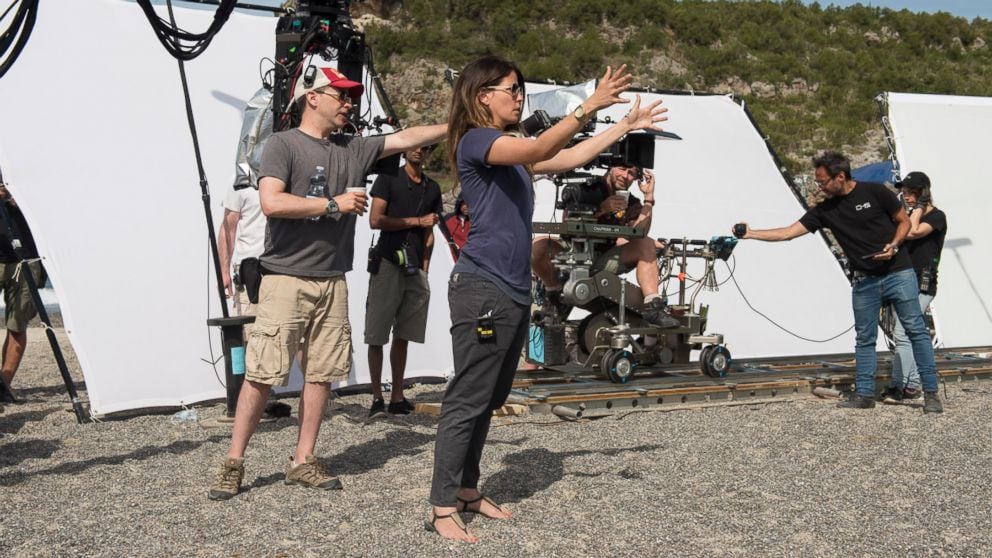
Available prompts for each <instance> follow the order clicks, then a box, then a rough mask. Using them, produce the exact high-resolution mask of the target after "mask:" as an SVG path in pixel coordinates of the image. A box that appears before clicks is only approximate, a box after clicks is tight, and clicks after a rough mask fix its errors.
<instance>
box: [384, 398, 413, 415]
mask: <svg viewBox="0 0 992 558" xmlns="http://www.w3.org/2000/svg"><path fill="white" fill-rule="evenodd" d="M414 409H416V407H414V406H413V405H412V404H411V403H410V402H409V401H407V400H406V397H404V398H403V400H402V401H397V402H395V403H394V402H392V401H390V402H389V414H391V415H409V414H410V413H412V412H413V411H414Z"/></svg>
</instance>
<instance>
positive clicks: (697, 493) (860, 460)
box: [0, 329, 992, 556]
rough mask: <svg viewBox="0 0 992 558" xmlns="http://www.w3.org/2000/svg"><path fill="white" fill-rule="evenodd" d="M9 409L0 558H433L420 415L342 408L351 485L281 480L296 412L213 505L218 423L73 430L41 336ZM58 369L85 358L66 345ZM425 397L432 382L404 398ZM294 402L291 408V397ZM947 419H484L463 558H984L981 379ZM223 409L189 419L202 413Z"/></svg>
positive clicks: (424, 426)
mask: <svg viewBox="0 0 992 558" xmlns="http://www.w3.org/2000/svg"><path fill="white" fill-rule="evenodd" d="M30 338H31V341H30V346H29V353H28V356H27V357H26V358H25V362H24V365H23V366H22V370H21V372H20V373H19V374H18V377H17V380H16V385H15V389H16V391H17V393H18V394H19V395H20V396H21V397H22V401H23V402H22V403H21V404H18V405H7V406H6V409H5V411H4V413H3V414H0V517H2V520H0V555H2V556H174V555H186V556H435V555H451V554H456V553H457V554H460V553H462V552H466V551H468V550H469V549H467V548H466V545H458V544H451V543H447V542H444V541H442V540H441V539H440V538H438V537H437V536H436V535H432V534H430V533H427V532H426V531H425V530H424V528H423V519H424V518H425V517H426V514H427V509H428V508H427V505H426V503H425V501H426V497H427V491H428V487H429V484H430V474H431V465H432V456H433V439H434V431H435V428H436V423H435V419H434V418H433V417H428V416H423V415H414V416H412V418H410V419H409V420H381V421H375V422H372V423H366V422H365V420H364V417H365V413H366V408H367V405H368V404H369V402H370V401H369V396H367V395H356V396H349V397H344V398H339V399H335V400H333V401H332V403H331V408H330V412H329V413H328V417H327V418H326V420H325V422H324V425H323V428H322V430H321V434H320V440H319V444H318V454H319V455H318V457H320V459H321V460H322V461H323V462H324V463H325V464H326V465H327V466H328V468H329V469H330V470H332V471H333V472H335V473H336V474H338V475H340V476H341V478H342V481H343V482H344V483H345V490H344V491H342V492H332V493H317V492H316V491H308V490H306V489H302V488H298V487H290V486H285V485H283V483H282V477H283V470H284V469H283V468H284V466H285V461H286V459H287V456H288V455H289V453H290V452H291V451H292V447H293V444H294V442H295V437H296V426H295V421H294V420H293V419H280V420H279V421H278V422H275V423H270V424H266V425H263V426H262V427H261V429H260V431H259V432H258V434H257V435H256V436H255V438H254V439H253V440H252V444H251V446H250V447H249V455H248V461H247V466H246V478H245V485H244V489H243V490H244V491H243V493H242V494H241V495H239V496H238V497H236V498H235V499H233V500H231V501H228V502H211V501H209V500H207V498H206V491H207V487H208V485H209V483H210V478H211V476H212V473H213V471H214V469H215V467H216V465H217V464H218V463H219V461H220V459H221V457H222V456H223V454H224V452H225V451H226V449H227V444H228V438H229V432H228V431H225V430H218V429H204V428H202V427H201V426H200V425H198V424H197V423H181V424H173V423H172V422H171V420H170V419H171V412H169V413H157V414H156V413H141V414H139V413H135V414H132V415H130V416H127V417H117V418H110V419H107V420H105V421H104V422H101V423H95V424H87V425H77V424H76V422H75V419H74V416H73V414H72V413H71V412H69V411H67V409H68V406H67V401H68V400H67V397H66V396H65V394H64V389H63V388H62V384H61V381H60V379H59V375H58V372H57V369H56V368H55V365H54V359H53V358H52V356H51V351H50V350H49V349H48V346H47V343H46V342H45V339H44V335H43V334H42V332H41V331H40V330H37V329H36V330H32V331H31V334H30ZM62 340H63V348H64V349H66V352H67V353H69V354H68V358H69V360H70V366H72V367H73V368H74V369H75V371H76V372H75V375H76V377H77V378H79V377H80V376H79V373H78V365H77V364H76V362H75V359H74V358H73V357H72V355H71V351H69V350H68V343H67V342H65V337H64V336H63V337H62ZM412 394H413V395H414V398H415V400H417V401H420V402H425V401H436V400H438V399H439V398H440V387H439V386H422V387H418V388H415V389H414V390H413V391H412ZM285 401H286V402H288V403H290V404H291V405H292V406H293V407H294V412H295V408H296V403H297V401H296V399H292V398H291V399H286V400H285ZM945 403H946V412H945V413H944V414H943V415H941V416H924V415H923V413H922V412H921V411H920V409H919V408H918V407H917V408H912V407H908V406H898V407H890V406H880V407H876V408H875V409H874V410H869V411H851V410H840V409H836V408H834V406H833V403H832V402H829V401H820V400H815V399H794V400H789V401H784V402H779V403H775V404H766V405H753V406H738V407H709V408H705V409H695V410H685V411H675V412H632V413H628V414H617V415H613V416H610V417H606V418H601V419H598V420H593V421H586V422H565V421H562V420H560V419H557V418H553V417H549V416H545V415H536V414H535V415H529V416H521V417H514V418H505V419H504V418H501V419H496V420H495V421H494V423H493V426H494V427H493V429H492V432H491V434H490V437H489V445H488V447H487V450H486V452H487V453H486V455H485V457H484V461H483V474H484V481H483V486H482V490H483V492H485V493H487V494H489V495H491V496H492V497H494V498H495V499H496V500H498V501H502V502H505V503H508V504H509V507H510V508H511V509H512V511H513V512H514V514H515V517H514V519H512V520H510V521H508V522H498V521H492V520H486V519H483V518H471V516H466V517H467V518H470V519H471V522H470V526H471V528H472V529H473V530H474V531H475V532H476V534H477V535H478V536H479V537H481V538H482V542H480V543H479V544H478V545H475V546H474V547H473V548H472V549H471V550H470V551H471V552H472V553H473V554H474V555H476V556H531V555H540V556H589V555H594V554H599V555H608V556H611V555H615V556H629V555H657V556H669V555H675V556H797V555H798V556H903V555H905V556H921V555H951V556H989V555H990V554H992V510H990V508H992V485H990V483H989V481H988V479H989V471H990V470H992V432H990V429H992V427H990V421H989V417H990V410H992V409H990V406H992V382H987V383H986V382H978V383H970V384H965V385H958V384H955V385H950V386H948V388H947V400H946V401H945ZM222 410H223V409H222V406H220V405H205V406H200V407H198V411H199V415H200V417H201V418H207V417H215V416H219V415H220V414H222Z"/></svg>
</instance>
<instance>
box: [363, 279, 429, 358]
mask: <svg viewBox="0 0 992 558" xmlns="http://www.w3.org/2000/svg"><path fill="white" fill-rule="evenodd" d="M430 301H431V288H430V284H429V283H428V282H427V272H425V271H424V270H420V271H418V272H417V274H416V275H404V274H403V270H401V269H400V268H399V267H398V266H397V265H395V264H393V263H392V262H389V261H388V260H383V261H382V265H380V266H379V273H376V274H374V275H370V276H369V296H368V298H367V299H366V301H365V344H366V345H385V344H386V343H388V342H389V331H390V330H392V332H393V337H394V338H396V339H406V340H407V341H413V342H414V343H423V342H424V335H425V333H426V331H427V309H428V307H429V306H430Z"/></svg>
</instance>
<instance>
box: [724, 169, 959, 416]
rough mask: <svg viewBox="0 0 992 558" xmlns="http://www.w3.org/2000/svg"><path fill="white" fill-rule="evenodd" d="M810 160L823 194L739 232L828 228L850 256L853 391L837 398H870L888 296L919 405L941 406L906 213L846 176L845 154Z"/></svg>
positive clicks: (859, 401)
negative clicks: (765, 225) (802, 208)
mask: <svg viewBox="0 0 992 558" xmlns="http://www.w3.org/2000/svg"><path fill="white" fill-rule="evenodd" d="M813 167H814V168H815V169H816V173H815V176H816V185H817V186H819V187H820V191H822V192H823V193H824V194H826V196H827V199H826V200H824V201H822V202H820V203H819V204H818V205H816V206H815V207H813V208H811V209H810V210H809V211H807V212H806V214H805V215H803V216H802V217H801V218H800V219H799V220H798V221H796V222H795V223H793V224H792V225H789V226H788V227H781V228H778V229H766V230H753V229H751V228H750V227H747V226H746V225H745V229H746V232H745V234H744V235H743V237H742V238H753V239H756V240H764V241H768V242H776V241H783V240H792V239H793V238H796V237H799V236H802V235H804V234H807V233H811V232H815V231H817V230H819V229H821V228H829V229H830V230H831V231H832V232H833V234H834V236H835V237H836V238H837V242H839V243H840V246H841V248H843V249H844V253H845V254H846V255H847V257H848V260H849V261H850V265H851V271H852V303H853V307H854V329H855V335H856V344H855V352H854V355H855V361H856V364H855V368H856V370H857V383H856V388H855V394H854V395H853V396H852V397H851V398H850V399H849V400H847V401H843V402H841V403H840V404H839V405H838V406H840V407H844V408H855V409H867V408H870V407H874V406H875V365H876V355H875V342H876V340H877V336H878V314H879V311H880V310H881V308H882V306H883V305H884V304H891V305H892V307H893V309H894V310H895V313H896V315H897V316H898V318H899V321H900V322H901V323H902V326H903V328H904V329H905V331H906V335H907V337H908V338H909V340H910V344H911V345H912V352H913V356H914V358H915V359H916V363H917V366H918V369H919V373H920V378H921V379H922V381H923V391H924V405H923V411H924V412H925V413H940V412H942V411H943V406H942V405H941V403H940V398H939V397H938V395H937V367H936V364H935V362H934V356H933V346H932V345H931V344H930V335H929V333H928V332H927V328H926V324H925V323H924V322H923V312H922V311H921V310H920V303H919V289H918V287H917V282H916V274H915V273H914V272H913V266H912V262H911V261H910V259H909V254H908V253H907V251H905V250H902V251H900V250H899V247H900V245H901V244H902V243H903V241H904V240H905V239H906V235H907V234H908V233H909V230H910V218H909V216H907V215H906V211H905V210H904V209H903V206H902V203H900V202H899V199H898V198H897V197H896V195H895V194H893V193H892V192H891V191H889V190H888V189H887V188H886V187H885V186H883V185H881V184H876V183H872V182H856V181H854V180H852V179H851V163H850V161H849V160H848V159H847V157H845V156H844V155H842V154H840V153H836V152H832V151H827V152H824V153H823V154H821V155H820V156H819V157H816V158H814V159H813Z"/></svg>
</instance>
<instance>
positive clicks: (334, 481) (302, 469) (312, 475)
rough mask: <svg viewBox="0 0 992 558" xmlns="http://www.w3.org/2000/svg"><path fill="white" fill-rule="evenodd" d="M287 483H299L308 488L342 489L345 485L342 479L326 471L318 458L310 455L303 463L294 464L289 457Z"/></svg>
mask: <svg viewBox="0 0 992 558" xmlns="http://www.w3.org/2000/svg"><path fill="white" fill-rule="evenodd" d="M285 482H286V484H297V485H300V486H305V487H307V488H319V489H321V490H341V489H342V488H344V486H343V485H342V484H341V480H340V479H338V478H337V477H334V476H331V475H329V474H327V472H326V471H324V468H323V467H322V466H321V465H320V463H319V462H318V461H317V458H316V457H314V456H312V455H308V456H306V459H305V460H304V462H303V463H300V464H299V465H296V466H294V465H293V458H292V457H290V458H289V463H288V464H287V465H286V481H285Z"/></svg>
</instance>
